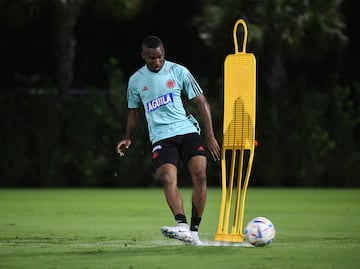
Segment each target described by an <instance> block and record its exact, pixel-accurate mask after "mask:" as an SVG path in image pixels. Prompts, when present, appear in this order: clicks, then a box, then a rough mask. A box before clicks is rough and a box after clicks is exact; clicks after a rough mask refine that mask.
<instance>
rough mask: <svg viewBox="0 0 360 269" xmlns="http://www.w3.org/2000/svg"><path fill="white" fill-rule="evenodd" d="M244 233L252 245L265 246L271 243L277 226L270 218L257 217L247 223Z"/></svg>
mask: <svg viewBox="0 0 360 269" xmlns="http://www.w3.org/2000/svg"><path fill="white" fill-rule="evenodd" d="M244 235H245V239H246V241H247V242H249V243H250V244H251V245H253V246H255V247H263V246H266V245H269V244H270V243H271V242H272V241H273V239H274V238H275V227H274V225H273V224H272V222H271V221H270V220H269V219H267V218H264V217H257V218H255V219H253V220H251V221H250V222H249V223H248V224H247V225H246V228H245V231H244Z"/></svg>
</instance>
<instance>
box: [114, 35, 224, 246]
mask: <svg viewBox="0 0 360 269" xmlns="http://www.w3.org/2000/svg"><path fill="white" fill-rule="evenodd" d="M141 56H142V58H143V60H144V61H145V65H144V66H143V67H141V68H140V69H139V70H138V71H136V72H135V73H134V74H133V75H132V76H131V77H130V79H129V82H128V89H127V90H128V108H129V112H128V117H127V127H126V133H125V137H124V139H123V140H121V141H120V142H119V143H118V145H117V152H118V153H119V155H120V156H124V151H123V149H124V148H129V146H130V145H131V137H132V135H133V132H134V131H135V128H136V126H137V124H138V121H139V113H140V108H141V106H143V107H144V111H145V117H146V120H147V124H148V130H149V138H150V142H151V143H152V164H153V168H154V171H155V173H156V175H157V176H158V177H159V178H160V179H161V181H162V184H163V187H164V193H165V197H166V200H167V203H168V205H169V207H170V210H171V212H172V214H173V216H174V218H175V221H176V223H177V226H174V227H169V226H164V227H161V229H160V230H161V232H162V233H163V234H164V235H165V236H166V237H169V238H175V239H179V240H182V241H185V242H187V243H192V244H194V245H199V244H201V241H200V239H199V235H198V229H199V224H200V221H201V217H202V214H203V211H204V208H205V203H206V192H207V183H206V181H207V179H206V168H207V157H206V151H205V148H204V146H203V143H202V141H201V136H200V126H199V123H198V122H197V120H196V119H195V117H193V116H192V115H191V114H190V113H189V112H188V111H187V110H186V109H185V107H184V104H183V100H182V97H185V98H186V100H191V101H192V102H193V103H194V104H195V106H196V107H197V109H198V110H199V113H200V118H201V122H202V128H203V129H204V132H205V138H206V146H207V148H208V150H209V152H210V154H211V155H212V157H213V159H214V160H219V159H220V152H221V151H220V147H219V144H218V142H217V140H216V138H215V136H214V132H213V124H212V118H211V112H210V106H209V104H208V102H207V99H206V98H205V96H204V94H203V90H202V89H201V87H200V86H199V84H198V83H197V81H196V80H195V79H194V77H193V76H192V74H191V73H190V72H189V70H188V69H187V68H185V67H184V66H182V65H179V64H177V63H174V62H170V61H167V60H165V50H164V45H163V43H162V41H161V40H160V39H159V38H158V37H156V36H148V37H146V38H145V39H144V40H143V43H142V52H141ZM180 161H181V162H183V163H184V164H185V165H186V166H187V168H188V170H189V174H190V176H191V180H192V184H193V192H192V214H191V222H190V227H189V225H188V221H187V219H186V215H185V212H184V206H183V199H182V196H181V193H180V191H179V189H178V182H177V181H178V179H177V174H178V164H179V162H180Z"/></svg>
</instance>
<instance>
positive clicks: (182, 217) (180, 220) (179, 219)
mask: <svg viewBox="0 0 360 269" xmlns="http://www.w3.org/2000/svg"><path fill="white" fill-rule="evenodd" d="M175 220H176V222H177V223H187V221H186V216H185V215H182V214H177V215H175Z"/></svg>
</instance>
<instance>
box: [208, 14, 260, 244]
mask: <svg viewBox="0 0 360 269" xmlns="http://www.w3.org/2000/svg"><path fill="white" fill-rule="evenodd" d="M239 24H242V26H243V28H244V41H243V47H242V51H241V52H239V50H238V42H237V28H238V25H239ZM233 37H234V44H235V54H230V55H227V56H226V58H225V63H224V121H223V142H222V151H221V175H222V193H221V194H222V195H221V205H220V216H219V224H218V229H217V233H216V235H215V240H216V241H226V242H242V241H243V240H244V235H243V221H244V208H245V197H246V190H247V187H248V182H249V178H250V172H251V168H252V163H253V158H254V147H255V143H256V142H255V116H256V115H255V113H256V59H255V56H254V55H253V54H252V53H246V42H247V26H246V23H245V21H244V20H242V19H240V20H238V21H237V22H236V23H235V26H234V30H233ZM227 157H228V159H229V160H227ZM233 196H235V197H233ZM233 198H234V199H233Z"/></svg>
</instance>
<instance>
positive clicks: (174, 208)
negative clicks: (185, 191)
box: [156, 163, 185, 216]
mask: <svg viewBox="0 0 360 269" xmlns="http://www.w3.org/2000/svg"><path fill="white" fill-rule="evenodd" d="M156 175H157V176H158V177H159V179H160V180H161V182H162V184H163V188H164V193H165V198H166V201H167V203H168V205H169V207H170V210H171V212H172V213H173V215H174V216H176V215H179V214H180V215H185V212H184V205H183V199H182V196H181V194H180V191H179V189H178V186H177V168H176V166H175V165H173V164H170V163H166V164H163V165H162V166H160V167H159V168H158V169H157V170H156Z"/></svg>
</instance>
